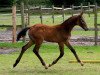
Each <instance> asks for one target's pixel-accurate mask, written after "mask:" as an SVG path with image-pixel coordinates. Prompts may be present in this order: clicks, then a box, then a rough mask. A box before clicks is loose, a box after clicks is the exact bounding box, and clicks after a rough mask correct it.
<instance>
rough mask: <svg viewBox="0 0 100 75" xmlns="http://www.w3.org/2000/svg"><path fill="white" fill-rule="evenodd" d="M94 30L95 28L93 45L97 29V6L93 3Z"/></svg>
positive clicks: (96, 36)
mask: <svg viewBox="0 0 100 75" xmlns="http://www.w3.org/2000/svg"><path fill="white" fill-rule="evenodd" d="M94 28H95V37H94V41H95V44H94V45H97V41H98V28H97V4H96V3H95V7H94Z"/></svg>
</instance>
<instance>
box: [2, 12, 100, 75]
mask: <svg viewBox="0 0 100 75" xmlns="http://www.w3.org/2000/svg"><path fill="white" fill-rule="evenodd" d="M70 16H71V15H69V14H67V15H66V17H65V19H67V18H68V17H70ZM98 16H100V14H98ZM20 17H21V16H20V14H17V25H20V24H21V20H20ZM51 17H52V16H51V15H44V16H43V23H44V24H49V25H56V24H59V23H61V22H62V15H55V23H54V24H52V18H51ZM83 17H84V18H85V21H86V23H87V25H88V27H94V15H93V14H91V15H90V17H89V16H88V15H87V14H84V16H83ZM30 18H31V20H30V24H31V25H33V24H36V23H40V18H39V15H31V17H30ZM5 21H6V22H5ZM98 23H100V19H99V17H98ZM0 25H12V17H11V14H9V13H8V15H5V14H0ZM0 30H2V31H5V30H6V29H1V28H0ZM72 36H94V31H87V32H85V31H73V32H72ZM24 44H25V43H22V42H18V43H15V44H12V43H0V49H4V50H5V49H6V50H7V49H8V50H9V49H12V51H13V50H14V49H16V50H17V51H16V52H12V53H10V54H0V75H16V74H17V75H22V74H24V75H33V74H34V75H61V74H62V75H80V74H81V75H99V74H100V63H85V65H84V66H81V65H80V64H79V63H69V61H70V60H76V59H75V57H74V55H73V54H72V53H71V51H70V50H69V49H68V48H67V47H65V50H64V52H65V54H64V56H63V58H61V59H60V61H58V63H57V64H56V65H54V66H52V67H50V68H49V69H47V70H46V69H44V67H43V66H42V65H41V63H40V61H39V60H38V58H37V57H36V56H35V54H34V53H33V52H32V50H33V47H34V46H32V47H31V48H30V49H28V50H27V51H26V52H25V54H24V55H23V57H22V60H21V61H20V63H19V64H18V65H17V67H15V68H13V64H14V62H15V60H16V58H17V57H18V55H19V53H20V50H21V47H22V46H23V45H24ZM74 48H75V50H76V52H77V54H78V56H79V57H80V59H81V60H100V46H74ZM40 55H41V56H42V57H43V59H44V60H45V61H46V63H47V64H50V63H51V62H52V61H53V60H54V59H56V58H57V57H58V55H59V50H58V45H57V44H55V43H44V44H43V45H42V47H41V48H40Z"/></svg>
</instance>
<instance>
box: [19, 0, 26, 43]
mask: <svg viewBox="0 0 100 75" xmlns="http://www.w3.org/2000/svg"><path fill="white" fill-rule="evenodd" d="M20 11H21V22H22V29H23V28H25V20H24V2H23V1H21V8H20ZM23 42H25V37H24V38H23Z"/></svg>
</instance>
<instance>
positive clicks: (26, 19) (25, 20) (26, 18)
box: [0, 4, 100, 45]
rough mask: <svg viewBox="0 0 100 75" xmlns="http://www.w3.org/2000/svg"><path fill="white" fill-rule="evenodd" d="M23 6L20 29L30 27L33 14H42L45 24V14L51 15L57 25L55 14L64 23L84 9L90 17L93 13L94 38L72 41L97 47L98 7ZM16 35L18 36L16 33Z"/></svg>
mask: <svg viewBox="0 0 100 75" xmlns="http://www.w3.org/2000/svg"><path fill="white" fill-rule="evenodd" d="M21 6H22V7H21V17H20V18H22V20H21V21H22V23H20V24H22V25H23V26H18V27H23V28H24V27H26V25H30V19H31V18H30V17H31V15H32V13H38V14H40V22H41V23H43V21H44V18H43V16H44V15H45V14H50V15H51V16H52V17H51V18H52V24H53V23H55V18H56V17H57V16H55V14H57V13H59V14H60V15H61V16H58V17H62V21H64V20H65V17H66V15H67V14H71V15H72V16H73V15H74V14H77V13H79V12H80V11H82V10H83V9H84V12H85V13H87V14H88V16H89V17H90V16H91V15H90V14H91V13H93V14H94V24H93V25H94V27H95V28H94V27H93V26H92V27H91V28H90V27H89V28H90V31H92V32H93V31H94V30H95V34H93V35H92V36H94V37H92V38H91V37H89V38H85V37H84V36H83V37H79V38H77V37H73V36H72V37H73V38H72V39H71V41H72V42H73V41H80V40H81V41H83V42H84V41H86V42H87V41H90V42H95V45H97V42H98V41H99V38H98V31H99V30H100V29H99V28H98V27H97V25H98V24H97V11H96V10H97V8H98V7H97V6H96V5H90V4H88V6H83V5H82V4H81V6H74V5H72V7H71V8H65V7H64V6H62V7H61V8H58V7H54V6H52V7H51V8H45V7H43V6H38V7H33V6H29V8H28V9H27V8H25V6H24V4H22V5H21ZM98 9H99V8H98ZM16 11H19V10H16ZM4 26H5V25H2V26H0V27H4ZM5 27H6V26H5ZM8 27H9V28H10V27H12V26H8ZM74 30H81V29H80V28H75V29H74ZM81 31H82V30H81ZM82 33H83V32H82ZM14 34H15V35H16V32H15V33H14ZM84 38H85V39H84Z"/></svg>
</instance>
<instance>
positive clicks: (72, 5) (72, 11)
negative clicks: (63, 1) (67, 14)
mask: <svg viewBox="0 0 100 75" xmlns="http://www.w3.org/2000/svg"><path fill="white" fill-rule="evenodd" d="M73 11H74V5H72V16H73Z"/></svg>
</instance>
